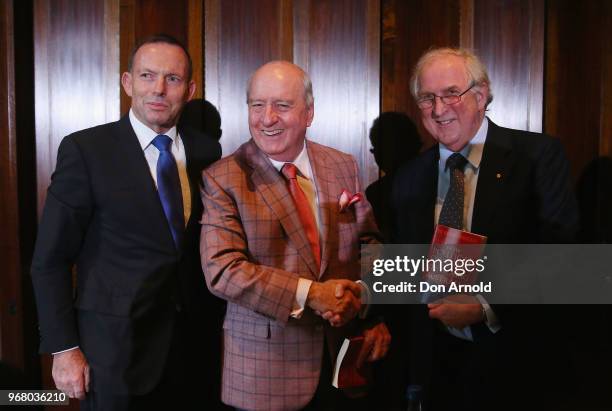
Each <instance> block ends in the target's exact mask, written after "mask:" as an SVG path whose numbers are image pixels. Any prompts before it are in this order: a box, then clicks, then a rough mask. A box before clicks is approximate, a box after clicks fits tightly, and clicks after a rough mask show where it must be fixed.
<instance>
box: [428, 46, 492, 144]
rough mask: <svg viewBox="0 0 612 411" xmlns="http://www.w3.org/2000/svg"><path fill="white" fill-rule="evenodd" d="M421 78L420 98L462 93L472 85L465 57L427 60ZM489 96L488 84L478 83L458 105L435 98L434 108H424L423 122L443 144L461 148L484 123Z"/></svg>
mask: <svg viewBox="0 0 612 411" xmlns="http://www.w3.org/2000/svg"><path fill="white" fill-rule="evenodd" d="M418 81H419V92H418V96H417V97H418V98H420V97H425V96H428V95H433V94H435V95H438V96H445V95H450V94H461V93H463V92H464V91H465V90H467V89H468V88H469V87H470V85H471V78H470V76H469V75H468V72H467V70H466V67H465V63H464V60H463V58H461V57H458V56H453V55H443V56H438V57H435V58H433V59H432V60H430V61H429V62H427V63H426V64H425V65H424V66H423V68H422V70H421V73H420V75H419V78H418ZM487 96H488V89H487V86H486V84H477V85H475V86H474V87H473V88H472V89H471V90H470V91H468V92H467V93H465V94H464V95H463V96H462V97H461V101H459V102H458V103H456V104H452V105H446V104H444V103H443V102H442V101H441V100H440V99H439V98H435V104H434V105H433V107H431V108H428V109H425V110H421V120H422V121H423V125H424V126H425V128H426V129H427V131H429V132H430V133H431V135H432V136H433V137H434V138H435V139H436V140H437V141H438V142H439V143H440V144H443V145H444V146H446V147H447V148H448V149H450V150H452V151H455V152H457V151H461V149H463V147H465V146H466V145H467V143H468V142H469V141H470V140H471V139H472V137H474V135H476V132H478V129H479V128H480V125H481V124H482V120H483V119H484V112H485V106H486V101H487Z"/></svg>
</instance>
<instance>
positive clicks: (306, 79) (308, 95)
mask: <svg viewBox="0 0 612 411" xmlns="http://www.w3.org/2000/svg"><path fill="white" fill-rule="evenodd" d="M273 63H284V64H289V65H292V66H293V67H295V68H296V69H297V70H298V71H299V72H300V75H301V76H302V84H303V85H304V101H305V103H306V107H307V108H310V107H312V105H313V103H314V95H313V93H312V80H310V76H309V75H308V73H306V72H305V71H304V70H302V68H301V67H300V66H298V65H296V64H293V63H291V62H289V61H284V60H279V61H271V62H269V63H266V64H264V65H268V64H273ZM261 67H263V66H261ZM261 67H260V68H261ZM258 71H259V69H257V70H255V71H254V72H253V73H252V74H251V75H250V76H249V80H248V81H247V85H246V98H247V104H248V102H249V90H250V89H251V82H252V81H253V76H254V75H255V73H257V72H258Z"/></svg>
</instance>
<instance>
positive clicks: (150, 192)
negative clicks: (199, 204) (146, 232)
mask: <svg viewBox="0 0 612 411" xmlns="http://www.w3.org/2000/svg"><path fill="white" fill-rule="evenodd" d="M117 124H118V133H117V134H116V135H115V140H116V145H117V147H122V149H121V150H114V153H115V155H116V163H115V164H117V165H121V167H122V169H123V170H124V173H125V174H124V176H123V177H124V178H125V180H126V181H132V182H134V184H133V185H134V187H137V189H138V190H139V192H140V193H139V199H140V200H141V203H142V206H141V207H140V212H141V213H143V214H144V215H145V216H146V221H147V222H148V224H149V227H150V229H151V232H152V233H154V235H156V236H160V237H162V238H160V239H161V240H162V241H163V242H164V245H165V246H166V247H168V248H171V249H175V246H174V240H173V239H172V233H171V231H170V227H169V225H168V221H167V220H166V215H165V214H164V209H163V207H162V204H161V200H160V199H159V195H158V194H157V188H156V187H155V182H154V181H153V178H152V177H151V173H150V171H149V164H148V163H147V160H146V158H145V156H144V152H143V151H142V147H141V146H140V142H139V141H138V137H136V133H134V129H133V128H132V125H131V124H130V120H129V117H128V116H124V117H123V118H122V119H121V120H119V122H118V123H117Z"/></svg>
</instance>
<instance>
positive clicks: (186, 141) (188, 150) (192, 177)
mask: <svg viewBox="0 0 612 411" xmlns="http://www.w3.org/2000/svg"><path fill="white" fill-rule="evenodd" d="M179 135H180V136H181V141H182V142H183V146H184V148H185V159H186V164H185V168H186V169H187V179H188V180H189V191H190V193H191V213H190V214H189V220H188V221H187V228H188V227H189V226H190V225H191V224H194V223H195V220H196V219H199V218H200V216H199V214H201V208H200V207H198V205H199V204H201V202H202V200H201V199H200V188H199V185H198V177H199V176H198V175H197V172H196V173H194V172H193V159H194V153H195V150H196V147H195V144H196V142H195V141H194V140H195V139H194V138H193V137H192V136H191V135H190V134H188V133H187V132H185V131H184V130H180V131H179ZM198 211H199V212H198ZM187 228H186V229H187Z"/></svg>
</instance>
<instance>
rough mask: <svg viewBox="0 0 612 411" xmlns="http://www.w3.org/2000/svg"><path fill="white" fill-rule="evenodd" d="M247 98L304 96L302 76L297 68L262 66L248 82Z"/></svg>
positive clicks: (293, 98) (295, 97) (294, 98)
mask: <svg viewBox="0 0 612 411" xmlns="http://www.w3.org/2000/svg"><path fill="white" fill-rule="evenodd" d="M248 93H249V99H251V100H253V99H288V100H298V99H303V98H304V87H303V82H302V76H301V74H300V73H299V72H298V71H297V70H290V69H286V68H284V67H275V66H272V67H264V68H262V69H260V70H258V71H257V72H255V74H254V75H253V77H252V79H251V82H250V84H249V90H248Z"/></svg>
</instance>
